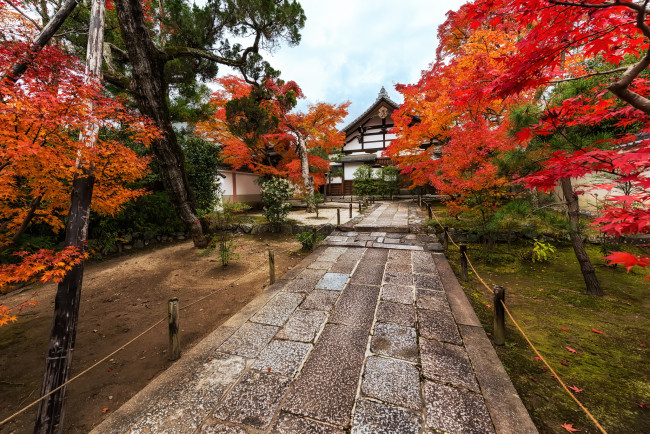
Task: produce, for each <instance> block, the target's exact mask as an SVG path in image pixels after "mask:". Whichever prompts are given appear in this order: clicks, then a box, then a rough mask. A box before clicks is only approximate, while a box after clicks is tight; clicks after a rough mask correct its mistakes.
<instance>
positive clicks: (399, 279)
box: [384, 270, 413, 286]
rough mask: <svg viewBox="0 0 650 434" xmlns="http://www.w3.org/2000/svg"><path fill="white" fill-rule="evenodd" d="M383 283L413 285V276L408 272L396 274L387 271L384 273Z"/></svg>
mask: <svg viewBox="0 0 650 434" xmlns="http://www.w3.org/2000/svg"><path fill="white" fill-rule="evenodd" d="M409 271H410V270H409ZM384 283H387V284H390V285H402V286H409V285H413V275H412V274H411V273H410V272H402V273H396V272H394V271H387V272H386V273H384Z"/></svg>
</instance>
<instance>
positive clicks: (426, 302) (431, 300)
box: [415, 289, 451, 311]
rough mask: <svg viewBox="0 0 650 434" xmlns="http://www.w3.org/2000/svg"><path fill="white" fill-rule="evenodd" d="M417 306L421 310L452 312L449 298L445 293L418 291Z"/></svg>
mask: <svg viewBox="0 0 650 434" xmlns="http://www.w3.org/2000/svg"><path fill="white" fill-rule="evenodd" d="M415 299H416V305H417V307H419V308H420V309H428V310H444V311H450V310H451V309H450V307H449V303H448V302H447V296H446V295H445V292H444V291H429V290H427V289H418V290H417V295H416V297H415Z"/></svg>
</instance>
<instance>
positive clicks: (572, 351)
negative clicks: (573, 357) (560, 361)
mask: <svg viewBox="0 0 650 434" xmlns="http://www.w3.org/2000/svg"><path fill="white" fill-rule="evenodd" d="M564 348H566V349H567V350H569V352H570V353H573V354H578V352H577V351H576V350H574V349H573V348H571V347H564Z"/></svg>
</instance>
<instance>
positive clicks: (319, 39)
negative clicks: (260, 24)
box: [266, 0, 465, 123]
mask: <svg viewBox="0 0 650 434" xmlns="http://www.w3.org/2000/svg"><path fill="white" fill-rule="evenodd" d="M464 2H465V0H445V1H440V0H424V1H423V0H399V1H395V0H392V1H389V0H326V1H323V0H302V1H300V3H301V4H302V7H303V9H304V10H305V14H306V16H307V22H306V23H305V27H304V29H303V31H302V41H301V42H300V44H299V45H298V46H296V47H287V46H282V47H280V48H279V49H278V50H277V51H276V52H275V53H273V54H272V55H270V56H269V55H268V54H267V55H266V57H267V58H268V60H269V61H270V62H271V65H272V66H273V67H274V68H276V69H279V70H280V71H282V77H283V78H284V79H285V80H295V81H296V82H297V83H298V85H300V87H301V88H302V90H303V93H304V94H305V96H306V97H307V100H306V102H302V103H301V104H300V106H299V108H300V109H304V108H305V106H306V104H307V103H313V102H317V101H325V102H329V103H339V102H343V101H350V102H351V103H352V105H351V106H350V109H349V112H350V114H349V115H348V117H347V119H346V121H345V123H347V122H348V121H351V120H352V119H354V118H355V117H357V116H358V115H359V114H361V113H362V112H363V111H364V110H366V109H367V108H368V107H369V106H370V105H371V104H372V103H373V102H374V101H375V99H376V98H377V94H378V93H379V90H380V89H381V87H382V86H385V87H386V90H387V91H388V94H389V96H390V97H391V98H392V99H393V100H395V101H396V102H398V103H399V102H402V99H401V98H400V95H399V93H398V92H397V91H396V90H395V88H394V86H395V84H397V83H412V82H415V81H417V80H418V78H419V77H420V71H422V69H424V68H426V67H427V66H428V65H429V63H430V62H431V61H433V60H434V57H435V50H436V46H437V43H438V40H437V37H436V32H437V30H438V26H439V25H440V24H442V23H443V22H444V20H445V14H446V13H447V11H448V10H450V9H453V10H457V9H458V8H459V7H460V6H461V5H462V4H463V3H464Z"/></svg>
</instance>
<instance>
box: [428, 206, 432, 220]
mask: <svg viewBox="0 0 650 434" xmlns="http://www.w3.org/2000/svg"><path fill="white" fill-rule="evenodd" d="M426 205H427V212H428V213H429V220H433V211H431V205H429V204H426Z"/></svg>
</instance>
